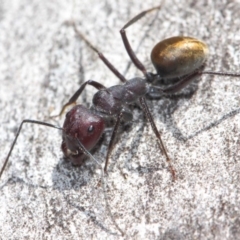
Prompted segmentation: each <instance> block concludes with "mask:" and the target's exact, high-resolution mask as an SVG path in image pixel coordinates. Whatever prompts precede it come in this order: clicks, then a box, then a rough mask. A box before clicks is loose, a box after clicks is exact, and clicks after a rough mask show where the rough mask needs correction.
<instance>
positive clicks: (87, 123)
mask: <svg viewBox="0 0 240 240" xmlns="http://www.w3.org/2000/svg"><path fill="white" fill-rule="evenodd" d="M104 129H105V123H104V120H103V119H102V118H101V117H100V116H98V115H96V114H94V113H93V112H92V111H91V110H90V109H88V108H86V107H84V106H82V105H76V106H75V107H73V108H72V109H71V110H70V111H69V112H68V113H67V114H66V119H65V122H64V124H63V136H62V138H63V141H62V151H63V153H64V155H65V157H66V158H68V159H69V160H70V161H71V162H72V163H73V164H74V165H81V164H82V163H83V161H84V160H85V159H86V155H85V154H84V153H83V150H82V149H81V146H80V145H79V142H80V143H81V144H82V145H83V146H84V147H85V148H86V149H87V150H88V151H90V150H91V149H92V148H93V147H94V146H95V145H96V144H97V142H98V141H99V139H100V138H101V136H102V134H103V132H104Z"/></svg>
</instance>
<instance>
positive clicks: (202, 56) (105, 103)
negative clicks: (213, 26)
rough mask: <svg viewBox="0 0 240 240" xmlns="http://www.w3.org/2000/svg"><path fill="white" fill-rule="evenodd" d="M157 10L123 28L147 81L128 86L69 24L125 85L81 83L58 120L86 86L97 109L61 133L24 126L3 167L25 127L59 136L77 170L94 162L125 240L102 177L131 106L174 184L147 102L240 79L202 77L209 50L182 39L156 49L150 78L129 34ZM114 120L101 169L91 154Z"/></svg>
mask: <svg viewBox="0 0 240 240" xmlns="http://www.w3.org/2000/svg"><path fill="white" fill-rule="evenodd" d="M159 9H160V6H157V7H154V8H151V9H148V10H146V11H143V12H141V13H139V14H138V15H136V16H135V17H134V18H132V19H131V20H130V21H129V22H128V23H127V24H125V25H124V27H123V28H122V29H121V30H120V34H121V37H122V40H123V43H124V46H125V48H126V51H127V53H128V55H129V57H130V59H131V61H132V62H133V64H134V65H135V66H136V67H137V68H138V69H139V70H140V71H142V73H143V75H144V77H143V78H140V77H135V78H132V79H130V80H127V79H126V78H125V77H124V76H123V75H122V74H121V73H120V72H119V71H118V70H117V69H116V68H115V67H114V66H113V65H112V64H111V63H110V62H109V60H108V59H107V58H106V57H105V56H104V55H103V54H102V53H101V52H99V51H98V50H97V49H96V48H95V47H94V46H93V45H92V44H91V43H90V42H89V41H88V40H87V39H86V38H85V36H84V35H83V34H81V33H80V32H79V31H78V30H77V27H76V25H75V24H74V23H73V22H71V24H72V25H73V27H74V29H75V32H76V33H77V35H78V36H79V37H80V38H81V39H83V40H84V41H85V42H86V44H87V45H88V46H89V47H90V48H91V49H92V50H93V51H95V52H96V53H97V54H98V56H99V58H100V59H101V60H102V61H103V62H104V64H105V65H106V66H107V67H108V68H109V69H110V70H111V71H112V72H113V73H114V74H115V75H116V76H117V77H118V78H119V79H120V80H121V82H122V83H123V84H122V85H115V86H112V87H109V88H106V87H105V86H104V85H102V84H100V83H98V82H96V81H94V80H88V81H86V82H85V83H83V84H82V85H81V86H80V88H79V89H78V90H77V91H76V92H75V93H74V94H73V96H72V97H71V98H70V100H69V101H68V102H67V103H66V104H65V105H64V106H63V108H62V110H61V112H60V114H59V115H62V114H63V113H64V111H65V109H66V108H67V107H68V106H70V105H72V104H75V102H76V101H77V99H78V97H79V96H80V95H81V93H82V92H83V90H84V89H85V87H86V86H87V85H90V86H92V87H94V88H96V89H97V90H98V91H97V92H96V93H95V94H94V96H93V99H92V103H93V105H92V107H91V108H86V107H84V106H82V105H76V106H74V107H73V108H72V109H71V110H70V111H69V112H68V113H67V114H66V118H65V122H64V124H63V127H62V128H61V127H58V126H55V125H53V124H50V123H46V122H42V121H36V120H30V119H25V120H23V121H22V123H21V124H20V127H19V129H18V131H17V134H16V137H15V139H14V141H13V143H12V145H11V148H10V150H9V153H8V155H7V157H6V159H5V161H4V164H3V167H2V168H1V171H0V178H1V176H2V174H3V172H4V169H5V168H6V165H7V163H8V161H9V158H10V156H11V153H12V151H13V149H14V146H15V144H16V141H17V139H18V136H19V134H20V132H21V129H22V126H23V124H25V123H32V124H39V125H44V126H46V127H51V128H55V129H58V130H61V131H62V145H61V149H62V151H63V154H64V156H65V157H66V158H68V159H69V160H70V162H72V163H73V165H82V164H83V162H84V161H85V159H86V158H91V159H92V160H93V161H94V162H95V163H96V164H97V165H98V166H99V167H100V169H101V181H102V186H103V192H104V198H105V201H106V207H107V210H108V212H109V214H110V216H111V219H112V221H113V223H114V225H115V226H116V228H117V229H118V230H119V231H120V232H121V233H122V235H124V233H123V231H122V230H121V229H120V228H119V227H118V225H117V223H116V222H115V219H114V217H113V215H112V213H111V211H110V207H109V204H108V200H107V195H106V190H105V189H106V183H105V180H104V172H105V173H106V172H107V166H108V162H109V158H110V154H111V151H112V149H113V147H114V140H115V138H116V135H117V132H118V129H119V126H120V124H121V123H122V122H131V121H132V119H133V115H132V112H131V111H130V109H129V106H130V105H132V104H134V103H139V104H140V106H141V108H142V110H143V112H144V114H145V115H146V118H147V119H148V121H149V122H150V124H151V127H152V130H153V132H154V134H155V136H156V138H157V141H158V144H159V148H160V150H161V151H162V152H163V154H164V156H165V158H166V160H167V162H168V164H169V169H170V172H171V174H172V178H173V180H175V179H176V172H175V169H174V167H173V166H172V164H171V159H170V157H169V156H168V152H167V150H166V148H165V146H164V144H163V141H162V139H161V136H160V133H159V131H158V129H157V127H156V124H155V122H154V119H153V117H152V114H151V112H150V110H149V108H148V105H147V102H146V97H150V98H159V97H164V96H167V95H171V94H174V93H176V92H178V91H180V90H181V89H183V88H184V87H185V86H186V85H188V84H189V83H190V82H192V81H193V80H194V79H196V78H197V77H199V76H201V75H203V74H212V75H219V76H232V77H240V74H235V73H223V72H213V71H204V67H205V63H206V60H207V57H208V47H207V45H206V44H205V43H203V42H202V41H200V40H198V39H195V38H192V37H180V36H177V37H171V38H168V39H165V40H163V41H161V42H159V43H158V44H157V45H156V46H155V47H154V48H153V50H152V53H151V60H152V63H153V65H154V67H155V69H156V72H157V73H151V72H147V71H146V69H145V67H144V65H143V64H142V63H141V61H140V60H139V59H138V58H137V56H136V55H135V53H134V51H133V50H132V47H131V45H130V43H129V41H128V38H127V35H126V31H125V30H126V29H127V28H128V27H129V26H131V25H132V24H133V23H135V22H136V21H138V20H139V19H141V18H142V17H143V16H145V15H146V14H147V13H149V12H152V11H153V10H159ZM162 80H167V81H168V80H169V81H170V80H171V81H172V80H174V81H175V83H173V84H172V85H171V86H168V87H165V88H161V87H159V86H158V83H159V82H160V81H162ZM112 119H114V120H116V121H115V124H114V126H113V130H112V136H111V139H110V142H109V145H108V151H107V156H106V160H105V166H104V169H103V168H102V167H101V163H100V162H99V161H98V160H97V159H96V158H95V157H94V156H93V155H92V154H91V152H90V151H91V150H92V149H93V148H94V147H95V146H96V144H97V143H98V142H99V140H100V138H101V136H102V135H103V132H104V130H105V126H106V125H107V122H108V121H109V120H112Z"/></svg>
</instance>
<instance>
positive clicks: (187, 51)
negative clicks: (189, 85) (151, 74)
mask: <svg viewBox="0 0 240 240" xmlns="http://www.w3.org/2000/svg"><path fill="white" fill-rule="evenodd" d="M208 52H209V51H208V46H207V45H206V44H205V43H204V42H202V41H200V40H198V39H196V38H192V37H181V36H178V37H171V38H167V39H165V40H163V41H161V42H159V43H158V44H156V45H155V47H154V48H153V50H152V52H151V60H152V63H153V65H154V67H155V69H156V71H157V73H158V74H159V75H160V77H161V78H164V79H173V78H179V77H182V76H185V75H188V74H191V73H193V72H194V71H196V70H198V69H200V68H201V67H202V66H203V65H204V63H205V62H206V60H207V57H208Z"/></svg>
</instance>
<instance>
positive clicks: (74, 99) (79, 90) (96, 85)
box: [54, 80, 106, 117]
mask: <svg viewBox="0 0 240 240" xmlns="http://www.w3.org/2000/svg"><path fill="white" fill-rule="evenodd" d="M87 85H91V86H93V87H95V88H96V89H98V90H102V89H106V87H105V86H103V85H102V84H101V83H99V82H96V81H93V80H88V81H86V82H85V83H83V84H82V85H81V87H80V88H79V89H78V90H77V91H76V92H75V93H74V94H73V96H72V97H71V98H70V99H69V101H68V102H67V103H66V104H64V106H63V107H62V110H61V112H60V113H59V114H58V115H56V116H54V117H58V116H61V115H62V114H63V113H64V111H65V110H66V108H67V107H68V106H70V105H72V104H75V103H76V101H77V99H78V97H79V96H80V95H81V93H82V91H83V90H84V89H85V87H86V86H87Z"/></svg>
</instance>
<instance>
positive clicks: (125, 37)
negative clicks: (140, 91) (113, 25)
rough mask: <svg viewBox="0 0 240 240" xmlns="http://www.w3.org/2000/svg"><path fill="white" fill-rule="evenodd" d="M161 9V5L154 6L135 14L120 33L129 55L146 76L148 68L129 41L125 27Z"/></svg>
mask: <svg viewBox="0 0 240 240" xmlns="http://www.w3.org/2000/svg"><path fill="white" fill-rule="evenodd" d="M158 9H160V6H157V7H154V8H151V9H148V10H146V11H143V12H141V13H139V14H138V15H137V16H135V17H134V18H132V19H131V20H130V21H129V22H127V23H126V24H125V25H124V26H123V28H122V29H121V30H120V34H121V37H122V40H123V44H124V46H125V48H126V51H127V53H128V55H129V57H130V58H131V60H132V62H133V63H134V65H135V66H136V67H137V68H138V69H139V70H140V71H142V72H143V74H144V76H145V77H146V78H148V75H147V71H146V68H145V67H144V65H143V64H142V63H141V62H140V60H139V59H138V58H137V56H136V54H135V53H134V51H133V49H132V47H131V45H130V43H129V41H128V38H127V35H126V31H125V29H126V28H128V27H129V26H131V25H132V24H133V23H135V22H136V21H138V20H139V19H141V18H142V17H143V16H145V15H146V14H147V13H149V12H151V11H153V10H158Z"/></svg>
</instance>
